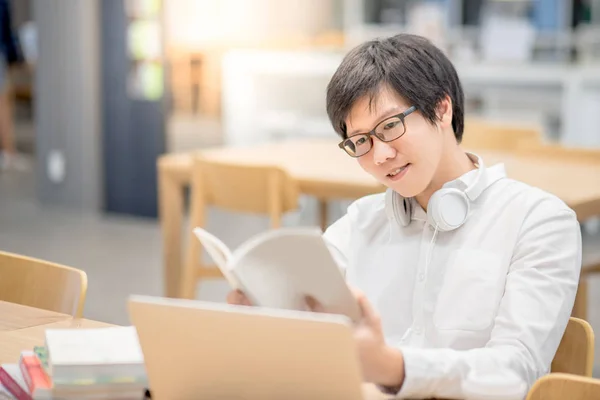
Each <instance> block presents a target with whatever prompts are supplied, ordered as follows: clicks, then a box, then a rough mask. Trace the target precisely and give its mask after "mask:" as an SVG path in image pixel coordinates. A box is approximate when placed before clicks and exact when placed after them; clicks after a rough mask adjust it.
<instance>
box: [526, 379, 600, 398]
mask: <svg viewBox="0 0 600 400" xmlns="http://www.w3.org/2000/svg"><path fill="white" fill-rule="evenodd" d="M566 399H568V400H596V399H600V379H594V378H589V377H584V376H577V375H570V374H562V373H552V374H548V375H546V376H543V377H541V378H540V379H538V380H537V381H536V382H535V383H534V384H533V386H532V387H531V389H530V390H529V393H528V394H527V398H526V400H566Z"/></svg>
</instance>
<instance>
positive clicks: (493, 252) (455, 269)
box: [228, 34, 581, 398]
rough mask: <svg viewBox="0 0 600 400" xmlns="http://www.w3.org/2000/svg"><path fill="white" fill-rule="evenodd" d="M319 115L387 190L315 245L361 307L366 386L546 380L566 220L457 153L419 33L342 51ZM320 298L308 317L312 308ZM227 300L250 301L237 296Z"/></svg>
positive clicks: (445, 75) (566, 279)
mask: <svg viewBox="0 0 600 400" xmlns="http://www.w3.org/2000/svg"><path fill="white" fill-rule="evenodd" d="M327 112H328V115H329V118H330V120H331V123H332V124H333V127H334V129H335V130H336V132H337V133H338V134H339V136H340V137H341V138H342V141H341V143H340V144H339V146H340V147H341V148H342V149H343V150H344V151H346V153H347V154H348V155H349V156H351V157H354V158H356V160H357V162H358V163H359V164H360V166H361V167H362V168H363V169H364V170H365V171H366V172H368V173H369V174H371V175H372V176H373V177H374V178H376V179H377V180H378V181H379V182H381V183H383V184H384V185H385V186H386V187H387V190H386V192H385V193H381V194H376V195H371V196H366V197H363V198H361V199H358V200H356V201H355V202H353V203H352V204H351V205H350V206H349V208H348V210H347V213H346V214H345V215H344V216H343V217H342V218H340V219H339V220H337V221H336V222H334V223H333V224H332V225H331V226H330V227H329V228H328V229H327V230H326V232H325V233H324V236H323V237H324V239H325V241H326V242H327V244H328V246H329V247H330V250H331V252H332V255H333V256H334V258H335V259H336V261H337V263H338V264H339V266H340V268H341V269H342V270H343V272H344V275H345V278H346V281H347V283H348V285H349V286H350V287H352V288H353V290H354V292H355V295H356V299H357V302H358V304H359V305H360V307H361V309H362V313H363V320H362V321H360V322H359V323H358V324H356V325H355V327H354V329H355V339H356V344H357V350H358V355H359V360H360V363H361V367H362V371H363V376H364V380H365V381H368V382H372V383H375V384H377V385H378V386H379V388H380V389H381V390H382V391H384V392H387V393H392V394H395V395H396V396H398V397H399V398H465V397H467V392H466V389H465V384H466V382H468V381H469V380H470V379H472V377H473V376H477V375H483V376H488V377H490V375H491V377H492V378H497V380H499V381H500V382H503V381H504V379H505V378H506V377H507V376H512V377H515V378H516V379H517V382H522V384H523V390H527V389H528V388H529V387H530V386H531V385H532V384H533V383H534V382H535V381H536V380H537V379H538V378H539V377H541V376H542V375H544V374H547V373H548V372H549V371H550V366H551V362H552V359H553V358H554V356H555V353H556V350H557V348H558V345H559V343H560V341H561V338H562V336H563V334H564V331H565V328H566V326H567V323H568V321H569V317H570V315H571V310H572V307H573V304H574V300H575V294H576V291H577V285H578V281H579V273H580V266H581V235H580V227H579V224H578V222H577V218H576V215H575V213H574V212H573V210H571V209H570V208H569V207H568V206H567V205H566V204H565V203H564V202H563V201H561V200H560V199H558V198H557V197H555V196H554V195H551V194H549V193H546V192H544V191H542V190H540V189H538V188H534V187H531V186H528V185H526V184H524V183H522V182H518V181H515V180H513V179H510V178H509V177H507V176H506V173H505V170H504V166H503V165H502V164H498V165H494V166H487V165H485V162H484V160H483V159H482V158H481V157H479V156H477V155H476V154H472V153H468V152H465V151H464V150H463V149H462V148H461V146H460V143H461V139H462V135H463V126H464V95H463V90H462V86H461V83H460V80H459V78H458V75H457V73H456V71H455V69H454V66H453V65H452V63H451V62H450V61H449V60H448V58H447V57H446V56H445V55H444V54H443V52H442V51H440V50H439V49H438V48H436V47H435V46H434V45H433V44H432V43H431V42H429V41H428V40H426V39H424V38H422V37H419V36H415V35H408V34H401V35H397V36H394V37H391V38H386V39H379V40H373V41H369V42H366V43H364V44H362V45H360V46H358V47H357V48H355V49H353V50H352V51H350V52H349V53H348V54H347V55H346V57H345V58H344V59H343V61H342V63H341V65H340V66H339V68H338V69H337V71H336V72H335V74H334V75H333V77H332V78H331V81H330V83H329V85H328V88H327ZM318 300H319V299H307V306H308V308H309V309H310V310H313V311H323V309H322V306H321V305H320V304H319V302H318ZM228 302H229V303H232V304H242V305H250V303H249V301H248V299H247V298H246V296H245V295H244V294H243V293H241V292H239V291H236V292H231V293H230V294H229V295H228ZM486 374H488V375H486ZM506 374H508V375H506ZM505 382H508V380H506V381H505ZM507 385H508V384H507ZM489 394H492V393H489ZM524 395H525V393H523V396H524Z"/></svg>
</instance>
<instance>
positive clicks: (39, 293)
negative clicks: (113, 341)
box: [0, 252, 87, 318]
mask: <svg viewBox="0 0 600 400" xmlns="http://www.w3.org/2000/svg"><path fill="white" fill-rule="evenodd" d="M86 292H87V275H86V274H85V272H83V271H81V270H78V269H75V268H71V267H66V266H63V265H59V264H54V263H51V262H47V261H42V260H38V259H35V258H30V257H24V256H20V255H17V254H11V253H6V252H0V300H2V301H8V302H11V303H17V304H22V305H25V306H30V307H36V308H41V309H44V310H50V311H56V312H60V313H64V314H69V315H72V316H74V317H77V318H81V317H82V316H83V307H84V304H85V296H86Z"/></svg>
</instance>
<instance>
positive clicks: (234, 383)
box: [128, 296, 364, 400]
mask: <svg viewBox="0 0 600 400" xmlns="http://www.w3.org/2000/svg"><path fill="white" fill-rule="evenodd" d="M128 307H129V315H130V318H131V323H132V324H133V325H134V326H135V327H136V329H137V332H138V336H139V340H140V345H141V348H142V351H143V353H144V360H145V364H146V372H147V374H148V380H149V384H150V389H151V393H152V399H153V400H188V399H211V400H217V399H228V400H234V399H235V400H237V399H240V400H241V399H244V400H245V399H250V400H254V399H261V400H269V399H277V400H282V399H285V400H295V399H298V400H300V399H301V400H308V399H311V400H317V399H345V400H359V399H363V390H364V387H363V385H362V377H361V372H360V366H359V363H358V357H357V352H356V348H355V344H354V339H353V336H352V329H351V325H350V324H351V322H350V320H349V319H348V318H347V317H345V316H341V315H331V314H316V313H309V312H301V311H287V310H276V309H264V308H255V307H245V306H233V305H229V304H222V303H210V302H201V301H195V300H185V299H170V298H162V297H151V296H131V297H130V299H129V304H128Z"/></svg>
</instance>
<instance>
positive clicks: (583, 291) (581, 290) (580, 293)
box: [571, 276, 588, 321]
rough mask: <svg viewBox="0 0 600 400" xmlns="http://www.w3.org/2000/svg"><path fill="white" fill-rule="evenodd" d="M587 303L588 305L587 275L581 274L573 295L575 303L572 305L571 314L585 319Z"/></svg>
mask: <svg viewBox="0 0 600 400" xmlns="http://www.w3.org/2000/svg"><path fill="white" fill-rule="evenodd" d="M587 305H588V282H587V277H586V276H582V277H581V279H580V281H579V287H578V288H577V295H576V296H575V305H574V306H573V312H572V313H571V315H572V316H573V317H576V318H581V319H583V320H586V321H587Z"/></svg>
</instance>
